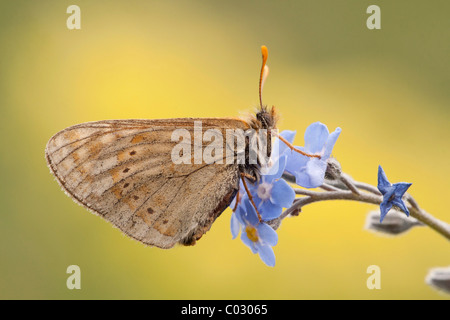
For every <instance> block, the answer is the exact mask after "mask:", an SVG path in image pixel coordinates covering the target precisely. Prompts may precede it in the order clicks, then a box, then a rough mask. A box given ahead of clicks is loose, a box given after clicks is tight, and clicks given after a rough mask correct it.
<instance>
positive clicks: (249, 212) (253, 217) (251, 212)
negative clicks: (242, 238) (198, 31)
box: [241, 198, 259, 226]
mask: <svg viewBox="0 0 450 320" xmlns="http://www.w3.org/2000/svg"><path fill="white" fill-rule="evenodd" d="M243 204H244V208H245V212H243V214H242V215H241V216H242V220H244V222H246V223H245V224H251V225H252V226H256V225H257V224H258V223H259V219H258V215H257V214H256V210H255V208H254V207H253V205H252V203H251V202H250V200H249V199H248V198H247V199H244V201H243Z"/></svg>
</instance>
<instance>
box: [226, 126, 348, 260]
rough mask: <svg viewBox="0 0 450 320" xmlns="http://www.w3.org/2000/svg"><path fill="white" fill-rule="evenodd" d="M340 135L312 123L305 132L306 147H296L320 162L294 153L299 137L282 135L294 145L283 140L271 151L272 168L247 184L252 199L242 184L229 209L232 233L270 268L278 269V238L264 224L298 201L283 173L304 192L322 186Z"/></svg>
mask: <svg viewBox="0 0 450 320" xmlns="http://www.w3.org/2000/svg"><path fill="white" fill-rule="evenodd" d="M340 132H341V129H340V128H337V129H336V130H335V131H334V132H332V133H329V131H328V128H327V127H326V126H325V125H324V124H322V123H320V122H316V123H313V124H311V125H310V126H309V127H308V128H307V129H306V132H305V136H304V139H305V145H304V147H299V146H295V149H297V150H301V151H302V152H304V153H306V154H309V155H317V156H320V158H319V157H308V156H306V155H303V154H301V153H298V152H296V151H295V150H292V143H293V141H294V138H295V134H296V133H295V131H283V132H281V133H280V136H281V137H282V138H283V140H285V141H287V142H288V143H290V144H291V145H288V144H286V143H285V142H283V141H281V140H280V139H276V140H275V141H274V145H273V148H272V150H274V151H275V152H273V156H272V158H271V161H270V163H272V165H271V168H269V169H268V170H267V172H266V174H262V175H261V178H260V179H259V181H257V182H255V183H251V182H249V183H246V185H247V186H248V191H249V193H250V195H249V194H248V193H247V191H246V190H245V188H244V185H243V183H242V181H241V185H240V190H239V192H238V195H237V196H236V197H235V199H234V200H233V202H232V203H231V205H230V206H231V207H232V208H233V209H234V212H233V214H232V217H231V233H232V236H233V238H236V237H237V236H238V234H239V232H240V231H242V232H241V240H242V241H243V242H244V243H245V244H246V245H247V246H249V247H250V249H251V250H252V252H253V253H258V254H259V256H260V258H261V260H262V261H263V262H264V263H265V264H267V265H268V266H274V265H275V254H274V252H273V249H272V247H273V246H275V245H276V244H277V242H278V235H277V233H276V232H275V230H274V229H273V228H272V227H270V226H269V225H268V224H267V223H265V221H270V220H273V219H276V218H278V217H279V216H280V215H281V213H282V211H283V208H289V207H290V206H292V204H293V202H294V199H295V192H294V189H293V188H292V187H291V186H290V185H289V184H288V183H287V182H286V181H285V180H284V179H283V178H282V176H283V173H284V172H288V173H290V174H292V175H293V176H295V179H296V184H298V185H299V186H302V187H304V188H316V187H319V186H321V185H322V184H323V181H324V177H325V171H326V168H327V160H328V158H329V157H330V155H331V152H332V150H333V147H334V144H335V143H336V140H337V138H338V137H339V134H340ZM272 168H273V169H272ZM236 202H237V203H236ZM255 207H256V208H255ZM256 210H257V211H258V212H257V211H256ZM258 213H259V215H260V217H261V219H259V217H258Z"/></svg>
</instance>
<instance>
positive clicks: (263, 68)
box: [259, 46, 269, 108]
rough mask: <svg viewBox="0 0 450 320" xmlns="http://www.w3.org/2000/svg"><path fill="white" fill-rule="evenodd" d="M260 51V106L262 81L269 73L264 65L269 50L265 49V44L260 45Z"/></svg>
mask: <svg viewBox="0 0 450 320" xmlns="http://www.w3.org/2000/svg"><path fill="white" fill-rule="evenodd" d="M261 53H262V60H263V61H262V66H261V74H260V76H259V104H260V107H261V108H262V106H263V104H262V89H263V86H264V81H265V80H266V78H267V75H268V74H269V67H268V66H266V62H267V57H268V55H269V50H267V47H266V46H261Z"/></svg>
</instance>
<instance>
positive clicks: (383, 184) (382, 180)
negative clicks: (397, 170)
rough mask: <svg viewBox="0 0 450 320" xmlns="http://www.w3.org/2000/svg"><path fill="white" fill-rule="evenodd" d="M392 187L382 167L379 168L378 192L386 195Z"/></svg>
mask: <svg viewBox="0 0 450 320" xmlns="http://www.w3.org/2000/svg"><path fill="white" fill-rule="evenodd" d="M390 186H391V183H390V182H389V180H388V179H387V177H386V173H385V172H384V170H383V168H382V167H381V166H378V186H377V187H378V190H380V192H381V194H385V193H386V192H387V191H388V188H389V187H390Z"/></svg>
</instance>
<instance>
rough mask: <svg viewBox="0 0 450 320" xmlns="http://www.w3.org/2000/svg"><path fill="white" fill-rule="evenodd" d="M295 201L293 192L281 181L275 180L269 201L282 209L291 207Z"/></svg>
mask: <svg viewBox="0 0 450 320" xmlns="http://www.w3.org/2000/svg"><path fill="white" fill-rule="evenodd" d="M294 199H295V191H294V189H292V187H291V186H290V185H289V184H288V183H287V182H286V181H285V180H283V179H280V180H277V181H275V182H274V183H273V187H272V192H271V194H270V201H271V202H272V203H273V204H277V205H279V206H281V207H283V208H289V207H290V206H292V202H294Z"/></svg>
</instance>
